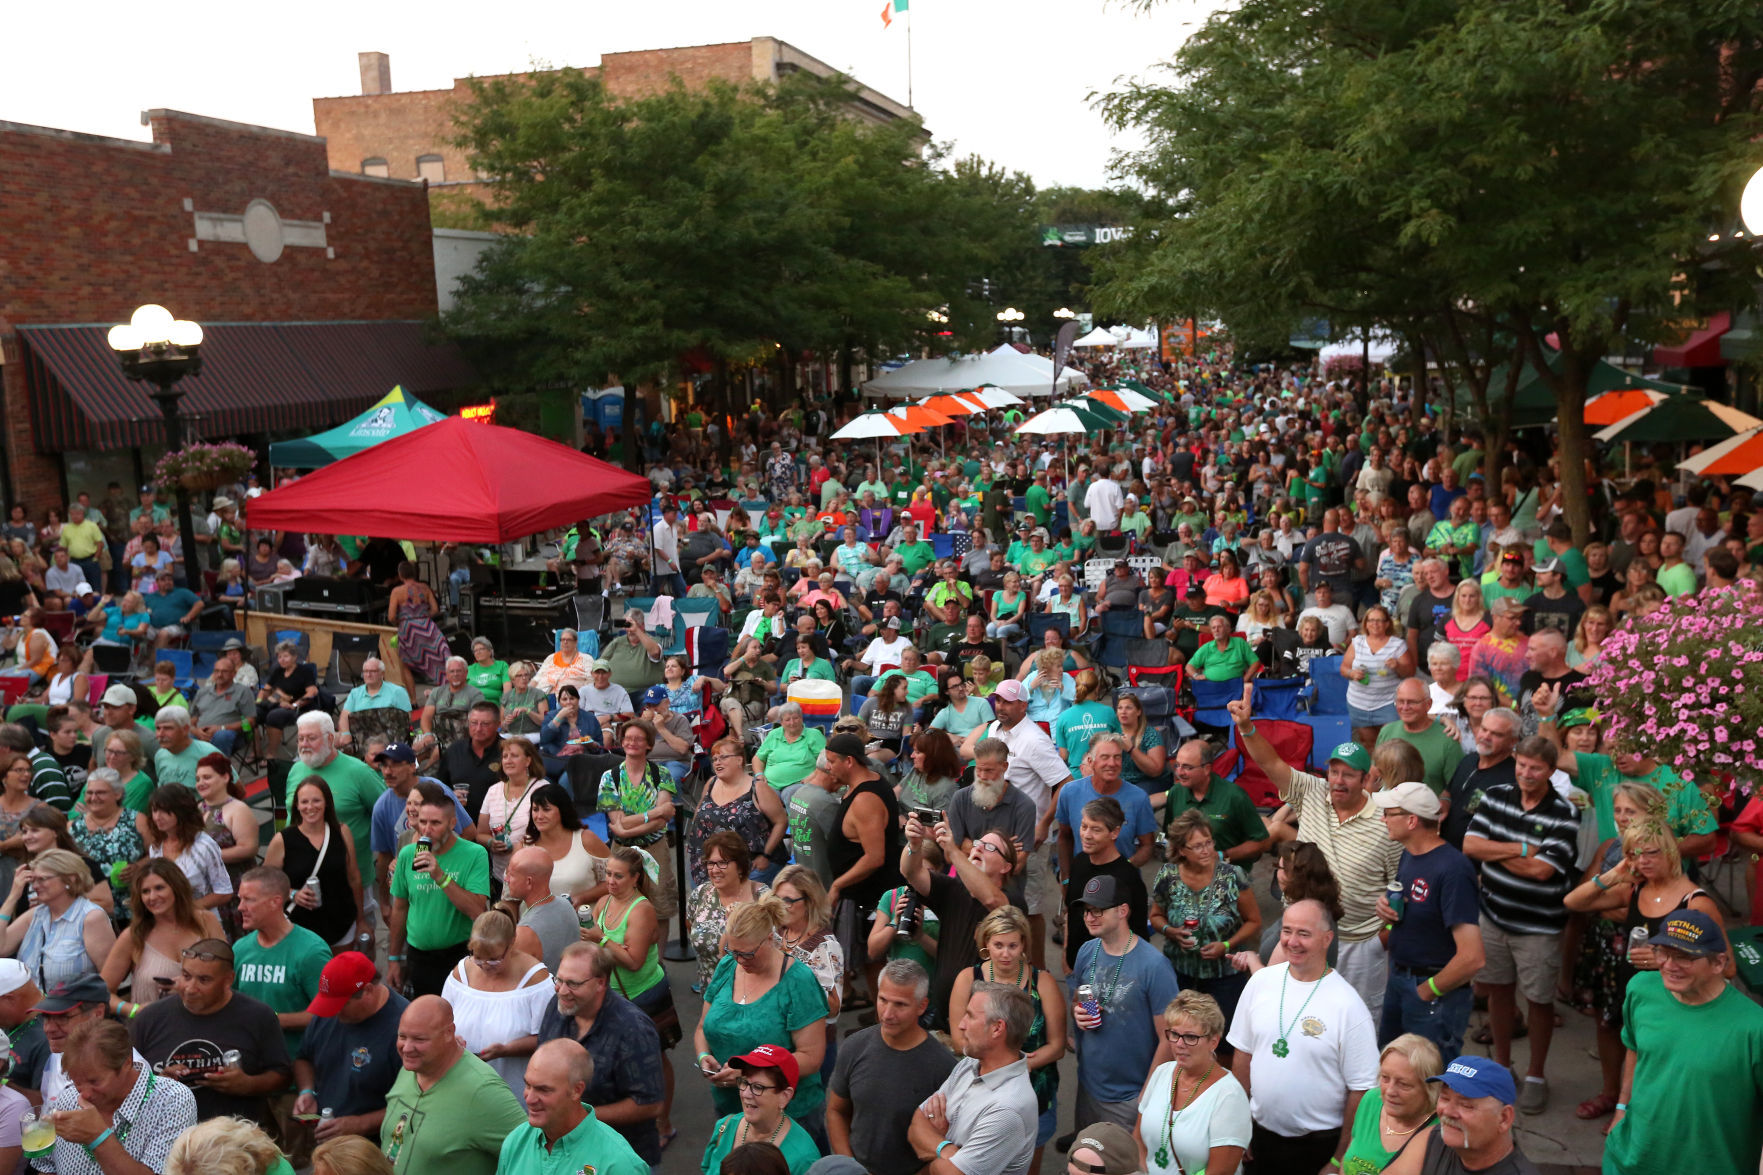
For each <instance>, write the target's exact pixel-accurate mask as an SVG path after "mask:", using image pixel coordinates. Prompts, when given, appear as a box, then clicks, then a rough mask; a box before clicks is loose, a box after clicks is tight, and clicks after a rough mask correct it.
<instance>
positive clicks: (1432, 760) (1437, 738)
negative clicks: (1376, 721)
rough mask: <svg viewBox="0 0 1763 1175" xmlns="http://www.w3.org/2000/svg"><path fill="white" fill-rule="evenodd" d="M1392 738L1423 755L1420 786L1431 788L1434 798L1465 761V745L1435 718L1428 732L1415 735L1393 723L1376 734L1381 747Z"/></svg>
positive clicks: (1424, 731) (1397, 723) (1400, 725)
mask: <svg viewBox="0 0 1763 1175" xmlns="http://www.w3.org/2000/svg"><path fill="white" fill-rule="evenodd" d="M1393 738H1399V739H1401V740H1402V741H1403V742H1405V743H1407V744H1409V745H1410V746H1412V747H1413V748H1414V749H1415V750H1417V751H1419V752H1420V761H1421V764H1422V765H1423V766H1424V768H1425V771H1424V774H1423V776H1422V778H1421V780H1420V782H1422V783H1424V784H1426V786H1427V787H1430V788H1431V789H1432V790H1433V792H1434V794H1437V793H1438V792H1441V791H1444V790H1445V785H1446V784H1447V783H1449V782H1451V776H1453V775H1455V774H1456V772H1457V763H1458V761H1459V760H1460V759H1462V758H1463V744H1462V743H1460V742H1458V741H1457V740H1456V739H1454V738H1452V737H1451V734H1450V732H1449V731H1447V730H1446V729H1445V724H1444V723H1442V722H1440V721H1438V720H1437V719H1436V718H1435V719H1433V721H1432V724H1431V725H1429V726H1428V727H1427V728H1426V729H1425V730H1423V731H1421V732H1420V733H1419V734H1414V733H1413V732H1411V731H1409V730H1408V728H1407V727H1405V726H1403V725H1402V724H1401V723H1400V722H1390V723H1386V724H1385V725H1384V727H1383V729H1381V730H1379V731H1378V732H1377V741H1378V742H1380V743H1383V742H1388V741H1389V740H1391V739H1393Z"/></svg>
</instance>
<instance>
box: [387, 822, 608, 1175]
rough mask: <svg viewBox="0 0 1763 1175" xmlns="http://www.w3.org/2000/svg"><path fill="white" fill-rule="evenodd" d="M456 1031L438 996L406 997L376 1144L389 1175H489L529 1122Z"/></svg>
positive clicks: (494, 1074) (450, 1013) (503, 1083)
mask: <svg viewBox="0 0 1763 1175" xmlns="http://www.w3.org/2000/svg"><path fill="white" fill-rule="evenodd" d="M467 843H469V842H467ZM474 847H475V846H474ZM478 851H479V852H483V850H482V849H481V848H480V849H478ZM486 859H487V855H486ZM393 986H396V983H395V982H394V984H393ZM458 1031H459V1030H458V1028H457V1027H456V1026H455V1025H454V1022H453V1008H452V1007H451V1005H449V1004H448V1003H447V1001H446V1000H444V999H442V998H441V997H440V996H438V995H425V996H420V997H418V998H417V999H414V1000H412V1001H411V1002H410V1006H409V1007H408V1008H406V1009H404V1016H403V1018H402V1019H400V1020H399V1021H398V1055H399V1057H400V1059H402V1060H403V1062H404V1068H403V1071H402V1072H400V1073H399V1074H398V1079H397V1080H396V1081H394V1082H392V1088H391V1091H390V1092H388V1093H387V1094H386V1117H385V1120H384V1121H382V1122H381V1123H380V1150H382V1151H384V1152H385V1156H386V1159H387V1160H388V1161H389V1162H390V1163H391V1164H392V1171H393V1172H394V1175H428V1173H429V1172H446V1175H495V1171H496V1164H497V1161H498V1159H499V1158H500V1156H501V1154H502V1148H503V1145H504V1144H505V1143H506V1141H507V1139H508V1137H509V1135H511V1134H513V1133H514V1132H515V1131H516V1130H518V1129H520V1127H522V1126H523V1125H525V1124H526V1122H527V1115H526V1112H525V1111H524V1110H522V1109H521V1105H520V1102H519V1101H518V1100H517V1099H516V1098H515V1096H514V1091H513V1090H511V1089H509V1088H508V1083H507V1082H506V1081H504V1080H503V1079H502V1075H501V1074H500V1073H498V1072H496V1071H495V1070H494V1069H492V1068H490V1064H489V1062H488V1061H485V1060H482V1059H481V1058H479V1057H478V1055H477V1054H476V1053H473V1052H469V1051H468V1050H467V1049H466V1048H465V1046H464V1045H462V1044H460V1043H459V1039H458ZM569 1170H573V1168H564V1167H559V1168H558V1171H559V1172H560V1173H562V1172H567V1171H569Z"/></svg>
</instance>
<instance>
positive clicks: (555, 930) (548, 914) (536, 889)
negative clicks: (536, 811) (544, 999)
mask: <svg viewBox="0 0 1763 1175" xmlns="http://www.w3.org/2000/svg"><path fill="white" fill-rule="evenodd" d="M502 896H503V898H504V900H512V901H515V902H518V903H520V906H519V910H520V916H519V920H518V923H519V924H518V925H517V926H516V927H515V930H514V946H515V949H516V950H522V951H525V952H526V953H527V954H529V955H532V956H533V957H534V958H542V959H544V960H545V970H547V971H549V972H550V973H551V974H553V975H555V974H557V962H558V960H559V959H560V958H561V957H562V956H563V948H564V947H566V946H568V945H569V944H570V943H572V942H580V941H581V937H582V928H581V922H580V921H579V920H577V918H576V913H575V909H574V908H573V907H572V906H571V905H570V904H569V902H568V901H567V900H565V899H563V898H560V897H558V896H556V895H555V894H553V893H552V892H551V854H550V853H547V852H546V851H545V850H544V849H542V848H540V847H539V846H538V845H527V846H526V847H525V848H520V849H516V850H515V851H514V855H513V856H512V857H510V858H509V859H508V872H507V874H506V875H505V876H504V877H503V879H502Z"/></svg>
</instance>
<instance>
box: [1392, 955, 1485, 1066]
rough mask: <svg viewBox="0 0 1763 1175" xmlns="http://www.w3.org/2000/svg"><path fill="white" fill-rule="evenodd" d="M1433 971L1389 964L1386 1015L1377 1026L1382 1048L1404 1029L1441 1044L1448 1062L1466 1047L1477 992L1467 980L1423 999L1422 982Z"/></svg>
mask: <svg viewBox="0 0 1763 1175" xmlns="http://www.w3.org/2000/svg"><path fill="white" fill-rule="evenodd" d="M1432 974H1433V972H1430V971H1428V972H1424V973H1422V972H1418V971H1407V970H1404V969H1402V968H1399V967H1391V968H1390V982H1389V986H1388V987H1386V988H1384V995H1383V1019H1382V1021H1381V1022H1380V1023H1379V1024H1378V1026H1377V1044H1378V1047H1379V1048H1382V1047H1383V1046H1384V1045H1387V1044H1389V1043H1390V1041H1392V1040H1394V1039H1395V1038H1396V1037H1398V1036H1400V1035H1402V1034H1403V1033H1404V1032H1412V1033H1415V1034H1416V1035H1418V1036H1424V1037H1426V1039H1428V1040H1430V1041H1432V1042H1433V1043H1434V1044H1436V1045H1438V1046H1439V1054H1440V1055H1441V1056H1443V1057H1444V1059H1445V1064H1447V1065H1449V1064H1450V1063H1451V1062H1452V1061H1454V1060H1455V1059H1456V1058H1457V1056H1458V1054H1459V1053H1461V1052H1462V1051H1463V1033H1464V1032H1465V1031H1466V1030H1467V1029H1468V1028H1469V1010H1470V1006H1471V1005H1472V1004H1473V1003H1474V1002H1475V994H1474V991H1473V989H1472V988H1471V987H1470V986H1469V985H1468V984H1465V985H1464V986H1462V987H1459V988H1457V989H1456V990H1455V991H1448V992H1446V993H1445V994H1444V995H1443V996H1440V997H1439V998H1438V999H1435V1000H1423V999H1421V998H1420V991H1419V989H1420V985H1421V984H1423V983H1425V982H1426V981H1427V978H1428V977H1429V976H1430V975H1432Z"/></svg>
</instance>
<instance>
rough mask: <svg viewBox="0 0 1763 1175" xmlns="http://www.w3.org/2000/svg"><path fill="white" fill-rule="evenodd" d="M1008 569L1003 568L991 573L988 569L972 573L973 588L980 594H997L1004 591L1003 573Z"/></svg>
mask: <svg viewBox="0 0 1763 1175" xmlns="http://www.w3.org/2000/svg"><path fill="white" fill-rule="evenodd" d="M1009 570H1010V568H1008V567H1004V568H1001V569H999V570H997V571H993V570H992V569H991V568H990V567H987V568H984V569H982V570H980V571H976V572H974V573H973V586H974V587H975V588H976V589H978V590H979V591H982V592H998V591H1003V590H1004V573H1005V572H1007V571H1009Z"/></svg>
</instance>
